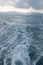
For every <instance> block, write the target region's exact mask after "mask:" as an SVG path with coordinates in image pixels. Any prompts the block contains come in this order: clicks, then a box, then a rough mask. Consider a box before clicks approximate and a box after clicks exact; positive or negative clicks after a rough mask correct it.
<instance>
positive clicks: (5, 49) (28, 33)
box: [0, 16, 43, 65]
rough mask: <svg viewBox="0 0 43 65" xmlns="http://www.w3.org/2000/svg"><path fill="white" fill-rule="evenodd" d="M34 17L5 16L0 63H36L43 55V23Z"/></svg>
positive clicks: (2, 26)
mask: <svg viewBox="0 0 43 65" xmlns="http://www.w3.org/2000/svg"><path fill="white" fill-rule="evenodd" d="M34 17H35V16H32V17H30V16H29V17H28V16H23V17H22V16H14V17H5V18H3V19H5V21H4V22H3V23H1V24H0V65H36V62H37V61H38V60H39V59H40V57H41V56H43V37H42V36H43V26H42V24H43V23H42V21H41V22H40V21H39V20H37V17H35V18H34ZM12 21H13V22H12Z"/></svg>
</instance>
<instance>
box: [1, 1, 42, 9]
mask: <svg viewBox="0 0 43 65" xmlns="http://www.w3.org/2000/svg"><path fill="white" fill-rule="evenodd" d="M0 5H11V6H15V7H18V8H29V7H32V8H35V9H43V0H0Z"/></svg>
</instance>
